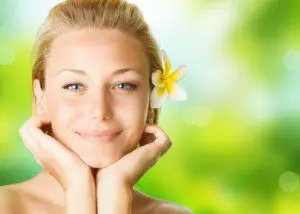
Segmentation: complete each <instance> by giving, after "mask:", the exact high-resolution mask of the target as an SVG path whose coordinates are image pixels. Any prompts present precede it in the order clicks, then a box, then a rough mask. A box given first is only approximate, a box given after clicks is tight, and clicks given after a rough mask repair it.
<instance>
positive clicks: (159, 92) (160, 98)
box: [151, 87, 168, 108]
mask: <svg viewBox="0 0 300 214" xmlns="http://www.w3.org/2000/svg"><path fill="white" fill-rule="evenodd" d="M167 97H168V91H167V88H166V87H163V88H158V87H154V88H153V90H152V93H151V107H152V108H160V107H161V106H162V104H163V103H164V102H165V101H166V99H167Z"/></svg>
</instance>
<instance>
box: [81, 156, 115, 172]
mask: <svg viewBox="0 0 300 214" xmlns="http://www.w3.org/2000/svg"><path fill="white" fill-rule="evenodd" d="M81 159H82V160H83V161H84V162H85V164H86V165H88V166H89V167H91V168H96V169H102V168H105V167H107V166H109V165H111V164H113V163H114V162H116V161H118V160H119V159H120V158H113V157H107V156H102V157H100V156H96V157H92V156H86V157H81Z"/></svg>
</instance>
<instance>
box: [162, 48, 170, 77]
mask: <svg viewBox="0 0 300 214" xmlns="http://www.w3.org/2000/svg"><path fill="white" fill-rule="evenodd" d="M161 53H162V56H163V59H164V65H165V67H164V77H167V76H169V74H170V70H171V63H170V60H169V58H168V55H167V53H166V51H165V50H161Z"/></svg>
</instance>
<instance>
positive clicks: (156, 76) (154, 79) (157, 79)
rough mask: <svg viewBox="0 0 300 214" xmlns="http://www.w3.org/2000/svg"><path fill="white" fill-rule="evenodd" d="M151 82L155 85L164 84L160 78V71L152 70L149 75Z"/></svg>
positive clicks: (160, 85) (161, 85) (162, 85)
mask: <svg viewBox="0 0 300 214" xmlns="http://www.w3.org/2000/svg"><path fill="white" fill-rule="evenodd" d="M151 79H152V83H153V84H154V85H155V86H157V87H164V86H165V85H166V84H165V82H164V81H163V79H162V71H160V70H157V71H154V72H153V73H152V75H151Z"/></svg>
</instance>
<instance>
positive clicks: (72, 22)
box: [32, 0, 162, 124]
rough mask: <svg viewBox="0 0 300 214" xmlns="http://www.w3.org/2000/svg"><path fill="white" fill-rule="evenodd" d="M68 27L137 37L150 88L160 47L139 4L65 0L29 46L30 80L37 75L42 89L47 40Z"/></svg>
mask: <svg viewBox="0 0 300 214" xmlns="http://www.w3.org/2000/svg"><path fill="white" fill-rule="evenodd" d="M70 28H73V29H74V28H75V29H82V28H102V29H119V30H121V31H124V32H127V33H129V34H130V35H132V36H133V37H135V38H136V39H138V40H139V41H140V42H141V43H142V45H143V47H144V51H145V54H146V56H147V58H148V62H149V70H150V72H149V81H150V89H151V91H152V90H153V88H154V85H153V83H152V82H151V74H152V72H154V71H156V70H162V62H161V54H160V50H159V47H158V44H157V42H156V40H155V39H154V37H153V36H152V34H151V31H150V27H149V25H148V24H147V23H146V21H145V20H144V17H143V15H142V13H141V11H140V10H139V8H138V7H137V6H136V5H134V4H131V3H128V2H126V1H125V0H66V1H64V2H62V3H59V4H57V5H56V6H55V7H53V8H52V9H51V10H50V12H49V14H48V16H47V18H46V20H45V21H44V22H43V24H42V25H41V27H40V28H39V31H38V35H37V39H36V43H35V46H34V50H33V67H32V82H33V81H34V79H38V80H39V81H40V84H41V88H42V89H43V90H44V89H45V87H46V84H45V70H46V69H45V68H46V60H47V56H48V54H49V52H50V46H51V43H52V42H53V40H54V39H55V38H56V37H57V36H58V35H59V34H60V33H62V32H63V30H64V29H70ZM33 97H34V96H33ZM149 110H150V109H149ZM151 110H153V112H152V113H154V119H153V121H152V124H157V123H158V115H159V110H160V109H151Z"/></svg>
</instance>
